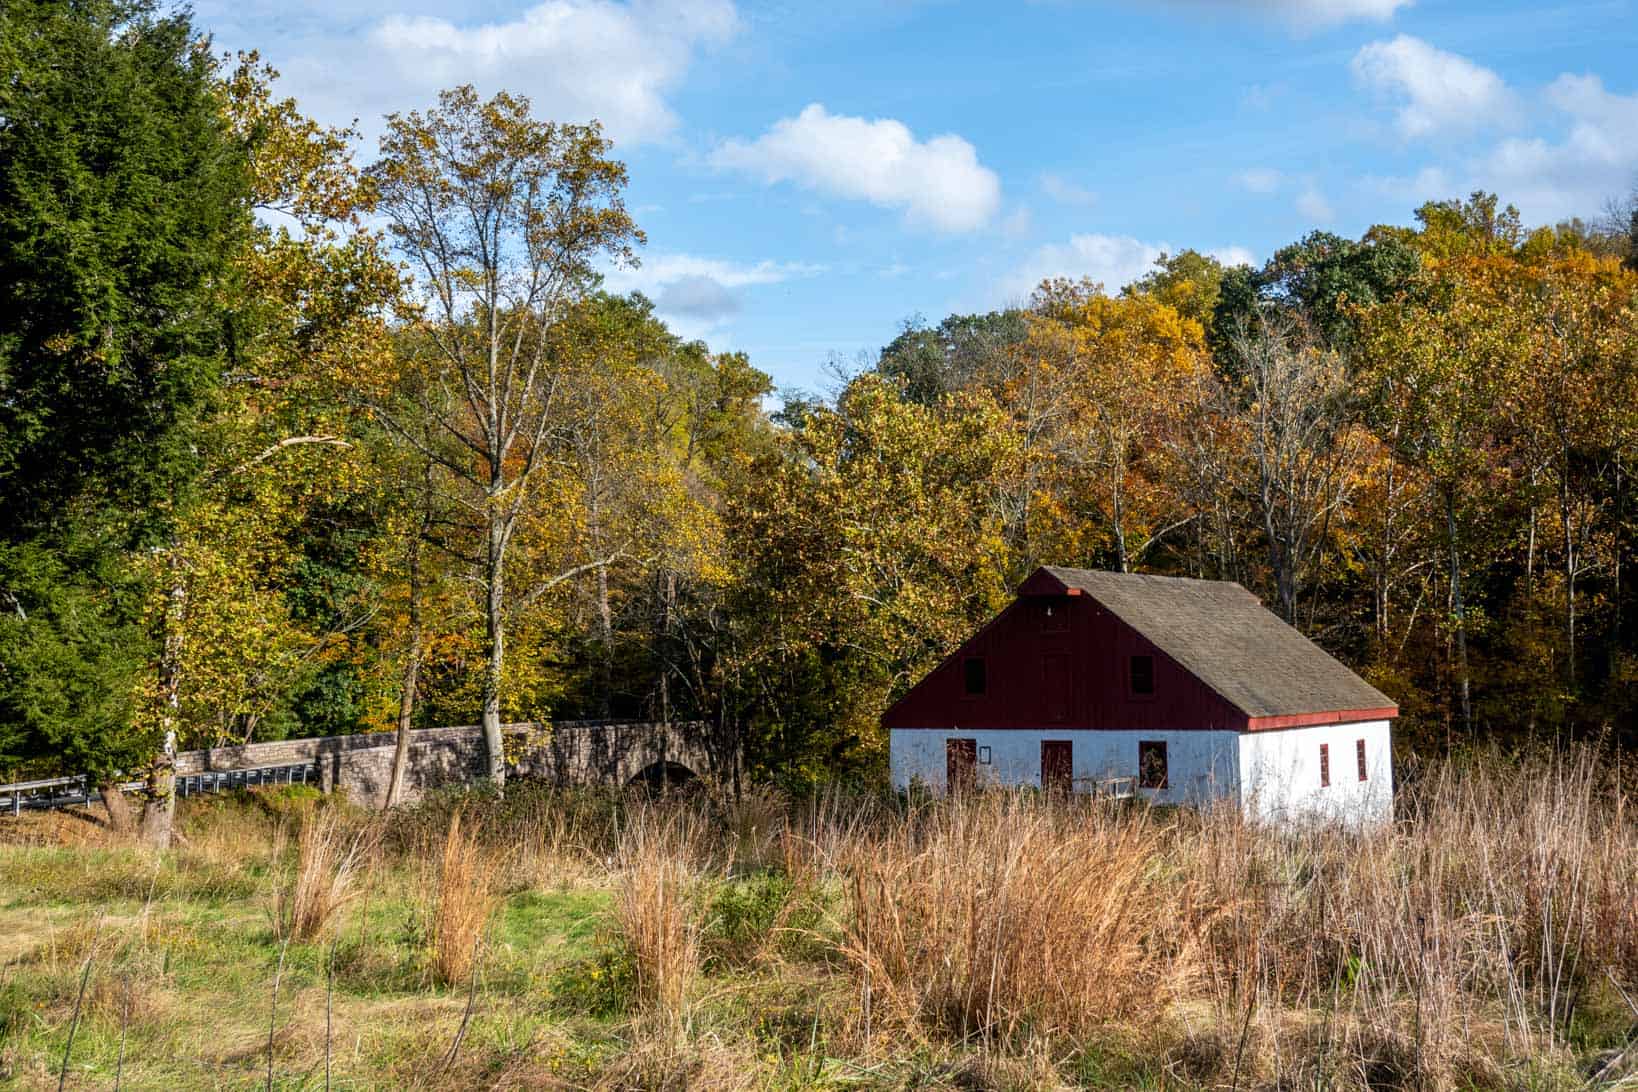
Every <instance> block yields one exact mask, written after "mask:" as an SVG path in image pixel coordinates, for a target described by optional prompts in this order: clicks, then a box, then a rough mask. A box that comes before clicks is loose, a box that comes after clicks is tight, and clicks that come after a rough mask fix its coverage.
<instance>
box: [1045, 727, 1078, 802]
mask: <svg viewBox="0 0 1638 1092" xmlns="http://www.w3.org/2000/svg"><path fill="white" fill-rule="evenodd" d="M1074 756H1075V745H1074V744H1072V743H1071V742H1070V741H1069V740H1067V739H1043V740H1042V741H1041V788H1042V789H1043V790H1044V791H1045V792H1047V793H1049V794H1050V795H1052V796H1068V795H1069V794H1070V793H1071V792H1072V791H1073V790H1074V776H1075V757H1074Z"/></svg>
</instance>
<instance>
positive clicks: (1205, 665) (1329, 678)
mask: <svg viewBox="0 0 1638 1092" xmlns="http://www.w3.org/2000/svg"><path fill="white" fill-rule="evenodd" d="M1046 571H1047V572H1048V573H1050V574H1051V575H1052V576H1054V577H1056V578H1057V579H1058V581H1059V582H1061V583H1062V584H1063V585H1064V586H1065V587H1069V588H1079V589H1080V590H1081V591H1082V592H1084V593H1085V594H1087V595H1089V596H1091V597H1092V598H1093V599H1095V600H1097V601H1098V602H1099V603H1100V604H1102V605H1103V606H1104V607H1105V608H1106V609H1107V610H1109V611H1110V612H1111V613H1113V614H1114V615H1115V616H1116V617H1117V618H1119V619H1120V620H1121V621H1123V622H1125V623H1126V624H1127V625H1129V626H1131V627H1132V628H1133V629H1135V630H1137V631H1138V632H1139V633H1141V634H1143V636H1145V637H1147V638H1148V639H1149V640H1150V641H1152V642H1153V643H1154V644H1155V646H1156V647H1157V648H1159V649H1160V650H1161V651H1162V652H1164V653H1165V654H1166V655H1168V656H1170V657H1171V658H1172V659H1173V660H1176V661H1177V662H1178V664H1180V665H1181V666H1182V667H1183V668H1184V669H1185V670H1186V671H1188V672H1189V673H1190V674H1192V675H1194V676H1195V678H1197V679H1199V680H1200V681H1201V682H1203V683H1205V684H1206V685H1207V686H1209V687H1211V688H1212V689H1213V690H1215V691H1216V692H1217V693H1218V694H1220V695H1222V697H1223V698H1224V699H1225V700H1227V701H1228V702H1230V703H1231V704H1233V705H1234V706H1235V707H1237V708H1238V709H1239V710H1240V711H1241V712H1243V713H1245V714H1246V716H1248V717H1282V716H1294V715H1301V714H1305V713H1328V712H1334V711H1339V710H1364V709H1387V708H1392V707H1393V706H1394V701H1393V699H1392V698H1389V697H1388V696H1387V695H1386V694H1383V693H1382V692H1381V691H1380V690H1378V689H1376V687H1374V686H1372V685H1371V684H1370V683H1368V682H1366V681H1365V680H1364V679H1362V678H1360V677H1359V676H1358V675H1355V674H1354V673H1353V672H1352V671H1350V670H1348V668H1346V667H1344V666H1343V665H1342V664H1341V663H1339V662H1338V661H1337V660H1336V659H1334V658H1333V657H1332V656H1331V654H1330V653H1328V652H1326V651H1325V650H1324V649H1322V648H1320V647H1319V646H1318V645H1316V644H1315V643H1314V642H1312V641H1310V640H1309V639H1308V638H1306V637H1304V636H1303V635H1302V634H1300V633H1298V632H1297V631H1296V630H1295V629H1292V628H1291V627H1290V626H1288V625H1286V624H1285V623H1284V622H1283V621H1281V620H1280V618H1279V616H1278V615H1276V614H1274V613H1273V612H1272V611H1270V610H1268V609H1267V608H1266V607H1264V606H1263V605H1262V603H1261V602H1260V601H1259V600H1258V599H1257V597H1256V596H1255V595H1252V594H1251V593H1250V592H1249V591H1247V590H1246V589H1245V588H1242V587H1241V586H1240V585H1238V584H1235V583H1231V582H1229V581H1225V580H1190V579H1187V578H1183V577H1174V576H1142V575H1138V574H1133V573H1105V572H1094V571H1092V570H1090V569H1060V568H1056V567H1054V566H1046Z"/></svg>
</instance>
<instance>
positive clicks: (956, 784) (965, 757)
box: [944, 739, 978, 795]
mask: <svg viewBox="0 0 1638 1092" xmlns="http://www.w3.org/2000/svg"><path fill="white" fill-rule="evenodd" d="M944 778H945V781H944V783H945V784H946V785H947V786H949V790H950V793H951V794H952V795H954V794H955V793H963V792H971V791H973V790H974V789H976V788H977V787H978V740H976V739H950V740H945V742H944Z"/></svg>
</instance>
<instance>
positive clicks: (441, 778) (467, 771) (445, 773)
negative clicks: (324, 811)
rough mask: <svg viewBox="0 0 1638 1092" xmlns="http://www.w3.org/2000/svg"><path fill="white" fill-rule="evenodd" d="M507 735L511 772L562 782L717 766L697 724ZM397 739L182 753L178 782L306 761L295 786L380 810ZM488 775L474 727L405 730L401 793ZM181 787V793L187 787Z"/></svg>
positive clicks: (677, 775)
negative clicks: (303, 784) (305, 783)
mask: <svg viewBox="0 0 1638 1092" xmlns="http://www.w3.org/2000/svg"><path fill="white" fill-rule="evenodd" d="M504 731H505V733H506V757H507V765H508V767H509V769H510V772H511V774H512V775H513V776H521V777H526V778H533V779H539V780H544V781H549V782H553V783H555V784H559V785H614V786H625V785H631V784H648V785H652V786H658V785H664V784H676V783H678V782H682V781H688V780H692V779H693V778H696V777H704V776H705V775H707V774H709V773H711V772H713V771H714V770H715V768H716V763H715V761H714V760H713V756H712V752H711V750H710V749H709V748H708V747H707V746H706V728H705V725H704V724H703V723H702V722H698V721H684V722H678V723H672V724H660V723H646V722H623V721H620V722H605V721H561V722H558V723H555V724H509V725H506V727H505V729H504ZM396 743H397V733H395V732H368V733H362V734H359V735H350V736H323V737H319V738H316V739H288V740H278V741H276V742H271V743H249V744H244V745H242V746H238V747H216V748H212V749H210V750H207V751H183V752H181V753H179V754H178V755H177V756H176V776H177V778H178V780H179V781H181V782H186V781H188V780H189V779H192V783H193V784H194V785H195V786H196V787H199V788H205V787H208V786H209V784H210V783H211V782H212V780H213V777H212V775H227V774H232V773H233V772H235V771H244V770H253V769H266V768H269V767H283V768H295V769H300V768H301V767H303V766H306V765H307V764H309V763H311V764H312V767H313V769H312V770H311V771H310V773H311V777H309V776H308V771H302V772H303V776H302V778H301V780H314V781H316V782H317V783H318V784H319V785H320V786H322V787H323V788H324V790H325V791H326V792H330V791H333V790H337V789H339V790H340V791H342V792H344V793H345V794H347V795H348V796H349V797H351V798H352V799H354V800H356V801H358V802H359V803H364V804H378V803H380V802H381V801H382V800H383V799H384V798H385V796H386V792H387V781H388V779H389V778H390V777H391V775H392V756H393V748H394V746H395V745H396ZM486 769H487V762H486V755H485V752H484V745H483V731H482V729H480V728H479V727H477V726H476V725H466V726H462V727H458V728H420V729H416V730H415V731H413V732H412V733H411V734H410V753H409V769H408V772H407V774H406V777H405V790H406V791H405V796H406V798H408V799H414V798H415V797H417V796H419V795H420V794H421V793H423V792H425V791H426V790H428V789H434V788H439V787H442V786H446V785H458V784H464V783H469V782H474V781H477V780H478V779H480V778H481V777H482V776H483V774H484V771H485V770H486ZM181 788H182V791H184V792H186V791H187V790H188V785H187V784H183V785H182V786H181Z"/></svg>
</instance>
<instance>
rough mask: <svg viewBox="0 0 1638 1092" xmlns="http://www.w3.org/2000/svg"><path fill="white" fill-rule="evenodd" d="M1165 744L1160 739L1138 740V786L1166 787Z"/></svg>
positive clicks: (1146, 787) (1147, 787)
mask: <svg viewBox="0 0 1638 1092" xmlns="http://www.w3.org/2000/svg"><path fill="white" fill-rule="evenodd" d="M1166 783H1167V778H1166V744H1165V743H1163V742H1161V741H1160V740H1154V739H1145V740H1140V741H1139V742H1138V788H1140V789H1164V788H1165V787H1166Z"/></svg>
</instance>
